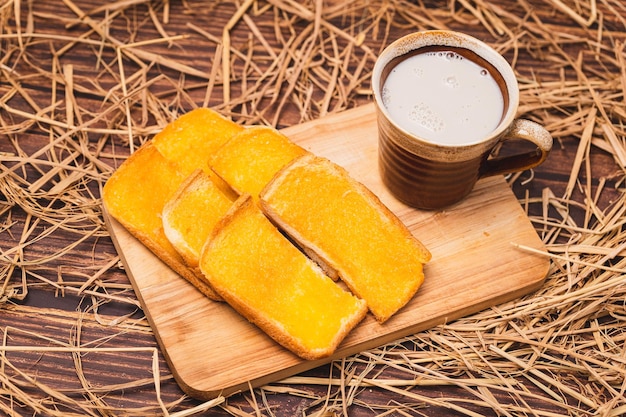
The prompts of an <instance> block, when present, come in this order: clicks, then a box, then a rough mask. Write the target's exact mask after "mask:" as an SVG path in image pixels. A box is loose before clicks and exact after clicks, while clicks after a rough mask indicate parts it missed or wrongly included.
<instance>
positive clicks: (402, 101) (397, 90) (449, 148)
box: [372, 30, 552, 210]
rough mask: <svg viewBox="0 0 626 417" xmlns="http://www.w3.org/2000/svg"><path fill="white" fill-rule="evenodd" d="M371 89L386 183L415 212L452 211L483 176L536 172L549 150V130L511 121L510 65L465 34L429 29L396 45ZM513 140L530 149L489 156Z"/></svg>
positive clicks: (514, 90)
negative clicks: (448, 207) (535, 168)
mask: <svg viewBox="0 0 626 417" xmlns="http://www.w3.org/2000/svg"><path fill="white" fill-rule="evenodd" d="M372 89H373V93H374V99H375V102H376V115H377V124H378V145H379V148H378V158H379V170H380V174H381V177H382V180H383V183H384V184H385V185H386V187H387V188H388V189H389V190H390V191H391V193H392V194H393V195H394V196H395V197H396V198H398V199H399V200H400V201H402V202H404V203H406V204H408V205H410V206H412V207H415V208H419V209H428V210H432V209H441V208H444V207H447V206H450V205H452V204H454V203H456V202H459V201H460V200H462V199H463V198H464V197H466V196H467V195H468V194H469V193H470V192H471V191H472V189H473V188H474V185H475V184H476V182H477V181H478V180H479V179H480V178H483V177H488V176H492V175H500V174H507V173H511V172H516V171H523V170H526V169H530V168H533V167H535V166H537V165H539V164H541V163H542V162H543V161H544V160H545V159H546V157H547V156H548V154H549V152H550V150H551V149H552V136H551V135H550V133H548V131H546V130H545V129H544V128H543V127H542V126H540V125H539V124H537V123H535V122H532V121H529V120H525V119H518V118H516V113H517V108H518V103H519V88H518V84H517V79H516V77H515V74H514V72H513V70H512V68H511V66H510V65H509V64H508V63H507V62H506V60H505V59H504V58H503V57H502V55H500V54H499V53H498V52H496V51H495V50H494V49H492V48H491V47H489V46H488V45H487V44H485V43H483V42H481V41H479V40H477V39H475V38H473V37H471V36H469V35H466V34H462V33H458V32H452V31H444V30H431V31H423V32H416V33H413V34H410V35H407V36H405V37H402V38H400V39H398V40H396V41H395V42H393V43H392V44H390V45H389V46H388V47H387V48H385V50H384V51H383V52H382V53H381V55H380V56H379V57H378V59H377V61H376V63H375V66H374V71H373V73H372ZM510 140H524V141H528V142H530V143H531V145H532V147H533V150H531V151H523V152H517V153H514V154H513V155H507V156H499V157H492V156H491V153H492V151H493V150H494V148H495V147H496V146H498V145H504V142H506V141H510ZM505 148H506V147H503V149H505Z"/></svg>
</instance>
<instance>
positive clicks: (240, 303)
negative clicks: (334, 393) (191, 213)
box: [200, 195, 367, 360]
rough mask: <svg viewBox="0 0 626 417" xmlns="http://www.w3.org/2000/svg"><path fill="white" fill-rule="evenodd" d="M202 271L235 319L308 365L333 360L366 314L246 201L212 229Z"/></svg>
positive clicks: (245, 197) (362, 306) (239, 202)
mask: <svg viewBox="0 0 626 417" xmlns="http://www.w3.org/2000/svg"><path fill="white" fill-rule="evenodd" d="M200 269H201V270H202V272H203V273H204V274H205V276H206V277H207V279H208V280H209V282H210V283H211V285H212V287H213V288H214V289H215V291H216V292H217V293H219V295H220V296H222V298H223V299H224V300H225V301H226V302H228V303H229V304H230V305H231V306H232V307H233V308H234V309H235V310H236V311H238V312H239V313H240V314H241V315H243V316H244V317H246V318H247V319H248V320H249V321H251V322H252V323H254V324H255V325H257V326H258V327H259V328H260V329H262V330H263V331H264V332H265V333H266V334H268V335H269V336H270V337H272V338H273V339H274V340H275V341H276V342H278V343H279V344H281V345H282V346H284V347H285V348H287V349H289V350H291V351H292V352H293V353H295V354H296V355H298V356H300V357H301V358H304V359H311V360H312V359H319V358H323V357H327V356H329V355H331V354H332V353H333V352H334V351H335V350H336V348H337V346H338V345H339V343H340V342H341V341H342V340H343V339H344V337H345V336H346V335H347V334H348V332H349V331H350V330H351V329H352V328H354V326H356V325H357V324H358V323H359V322H360V321H361V320H362V319H363V317H364V316H365V314H366V313H367V307H366V305H365V302H364V301H362V300H360V299H358V298H356V297H355V296H353V295H352V294H350V293H349V292H348V291H345V290H344V289H342V288H340V287H339V286H338V285H337V284H336V283H335V282H333V281H332V280H331V279H330V278H328V277H327V276H325V275H324V274H323V272H322V271H321V269H320V268H319V267H317V265H316V264H315V263H313V262H312V261H311V260H310V259H309V258H307V257H306V256H305V255H303V254H302V252H300V251H299V250H298V249H297V248H296V247H295V246H293V245H292V244H291V243H290V242H289V241H288V240H287V239H286V238H285V237H284V236H283V235H282V234H281V233H280V232H279V231H278V230H277V229H276V227H275V226H274V225H273V224H272V223H271V222H270V221H269V220H268V219H267V218H266V217H265V216H264V215H263V213H262V212H261V211H260V209H259V208H258V205H257V204H256V203H255V202H254V200H253V199H252V198H251V197H250V196H249V195H243V196H241V197H240V198H239V199H238V200H237V202H236V203H235V204H234V206H233V208H232V209H231V210H230V211H229V212H228V213H227V214H226V216H225V217H224V218H223V219H222V220H221V221H220V222H219V223H218V225H217V226H216V227H215V228H214V230H213V233H212V234H211V236H210V237H209V239H208V240H207V243H206V245H205V246H204V248H203V250H202V253H201V256H200Z"/></svg>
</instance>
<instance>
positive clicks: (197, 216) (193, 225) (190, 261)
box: [162, 170, 233, 269]
mask: <svg viewBox="0 0 626 417" xmlns="http://www.w3.org/2000/svg"><path fill="white" fill-rule="evenodd" d="M232 205H233V200H232V199H230V198H229V196H228V195H226V194H225V193H224V192H223V191H222V190H221V189H220V188H219V187H218V186H217V185H216V184H215V182H214V181H213V180H212V179H211V178H210V177H209V176H208V175H207V174H206V173H205V172H204V171H202V170H196V171H195V172H193V173H192V174H191V175H190V176H189V177H188V178H187V179H186V180H185V181H184V182H183V183H182V185H181V186H180V187H179V188H178V190H177V191H176V193H174V195H173V196H172V197H171V198H170V199H169V201H168V202H167V203H166V204H165V207H164V208H163V216H162V219H163V229H164V231H165V235H166V236H167V238H168V240H169V241H170V243H171V244H172V245H173V246H174V248H175V249H176V250H177V251H178V253H180V255H181V256H182V257H183V259H184V260H185V262H186V263H187V265H189V267H191V268H192V269H196V268H197V267H198V260H199V258H200V251H201V250H202V246H203V245H204V243H205V242H206V240H207V238H208V237H209V235H210V234H211V231H212V230H213V228H214V227H215V225H216V224H217V222H218V221H219V220H220V219H221V218H222V217H223V216H224V215H225V214H226V212H227V211H228V210H229V209H230V207H231V206H232Z"/></svg>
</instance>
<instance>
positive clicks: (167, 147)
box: [152, 107, 244, 193]
mask: <svg viewBox="0 0 626 417" xmlns="http://www.w3.org/2000/svg"><path fill="white" fill-rule="evenodd" d="M243 129H244V128H243V127H242V126H240V125H238V124H236V123H235V122H233V121H231V120H228V119H227V118H225V117H224V116H222V115H221V114H219V113H217V112H216V111H214V110H211V109H208V108H203V107H201V108H197V109H195V110H192V111H190V112H188V113H185V114H183V115H182V116H180V117H178V118H177V119H176V120H174V121H172V122H170V123H169V124H167V125H166V126H165V127H164V128H163V130H161V131H160V132H159V133H157V134H156V135H155V136H154V138H152V142H154V146H155V147H156V148H157V149H158V150H159V152H161V154H162V155H163V156H164V157H165V158H166V159H167V160H169V161H171V162H172V163H174V164H175V165H176V167H177V169H178V170H179V171H180V172H181V173H182V174H183V175H184V176H185V177H186V176H188V175H191V173H192V172H193V171H195V170H196V169H202V170H204V171H206V172H207V174H209V176H212V177H215V174H213V172H212V171H211V170H210V168H209V159H210V158H211V157H212V156H213V154H214V153H215V152H216V151H217V150H218V149H219V148H220V147H221V146H222V145H223V144H224V143H226V142H227V141H229V140H230V139H231V138H232V137H233V136H234V135H236V134H237V133H239V132H241V131H242V130H243ZM213 180H214V181H216V183H217V184H218V185H219V187H220V188H221V189H222V190H223V191H224V192H226V193H228V192H231V190H230V187H228V185H227V184H224V183H223V182H222V181H220V180H219V179H217V178H213Z"/></svg>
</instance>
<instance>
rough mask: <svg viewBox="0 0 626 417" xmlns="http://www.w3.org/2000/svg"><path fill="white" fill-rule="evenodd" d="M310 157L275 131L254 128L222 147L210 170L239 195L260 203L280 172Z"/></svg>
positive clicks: (215, 156)
mask: <svg viewBox="0 0 626 417" xmlns="http://www.w3.org/2000/svg"><path fill="white" fill-rule="evenodd" d="M306 153H307V151H306V150H305V149H303V148H301V147H300V146H298V145H296V144H295V143H293V142H291V141H290V140H289V139H288V138H287V137H286V136H285V135H283V134H282V133H280V132H279V131H277V130H276V129H274V128H271V127H267V126H251V127H248V128H246V129H244V130H243V131H241V132H239V133H238V134H236V135H235V136H233V137H232V138H231V139H230V140H229V141H227V142H226V143H225V144H224V145H223V146H221V147H220V148H219V149H218V150H217V151H216V152H215V154H214V155H213V156H212V157H211V160H210V166H211V169H212V170H213V171H214V172H215V173H216V174H217V175H218V176H219V177H220V178H222V179H223V180H224V181H225V182H227V183H228V184H229V185H230V186H231V187H232V188H233V189H234V190H235V191H236V192H237V193H239V194H244V193H245V194H250V195H251V196H252V197H253V198H254V199H255V200H256V199H258V196H259V192H261V190H262V189H263V187H265V185H266V184H267V183H268V182H269V181H270V180H271V179H272V177H273V176H274V175H275V174H276V172H278V171H279V170H280V169H281V168H282V167H284V166H285V165H287V164H288V163H289V162H291V161H292V160H293V159H295V158H297V157H299V156H302V155H304V154H306Z"/></svg>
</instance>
